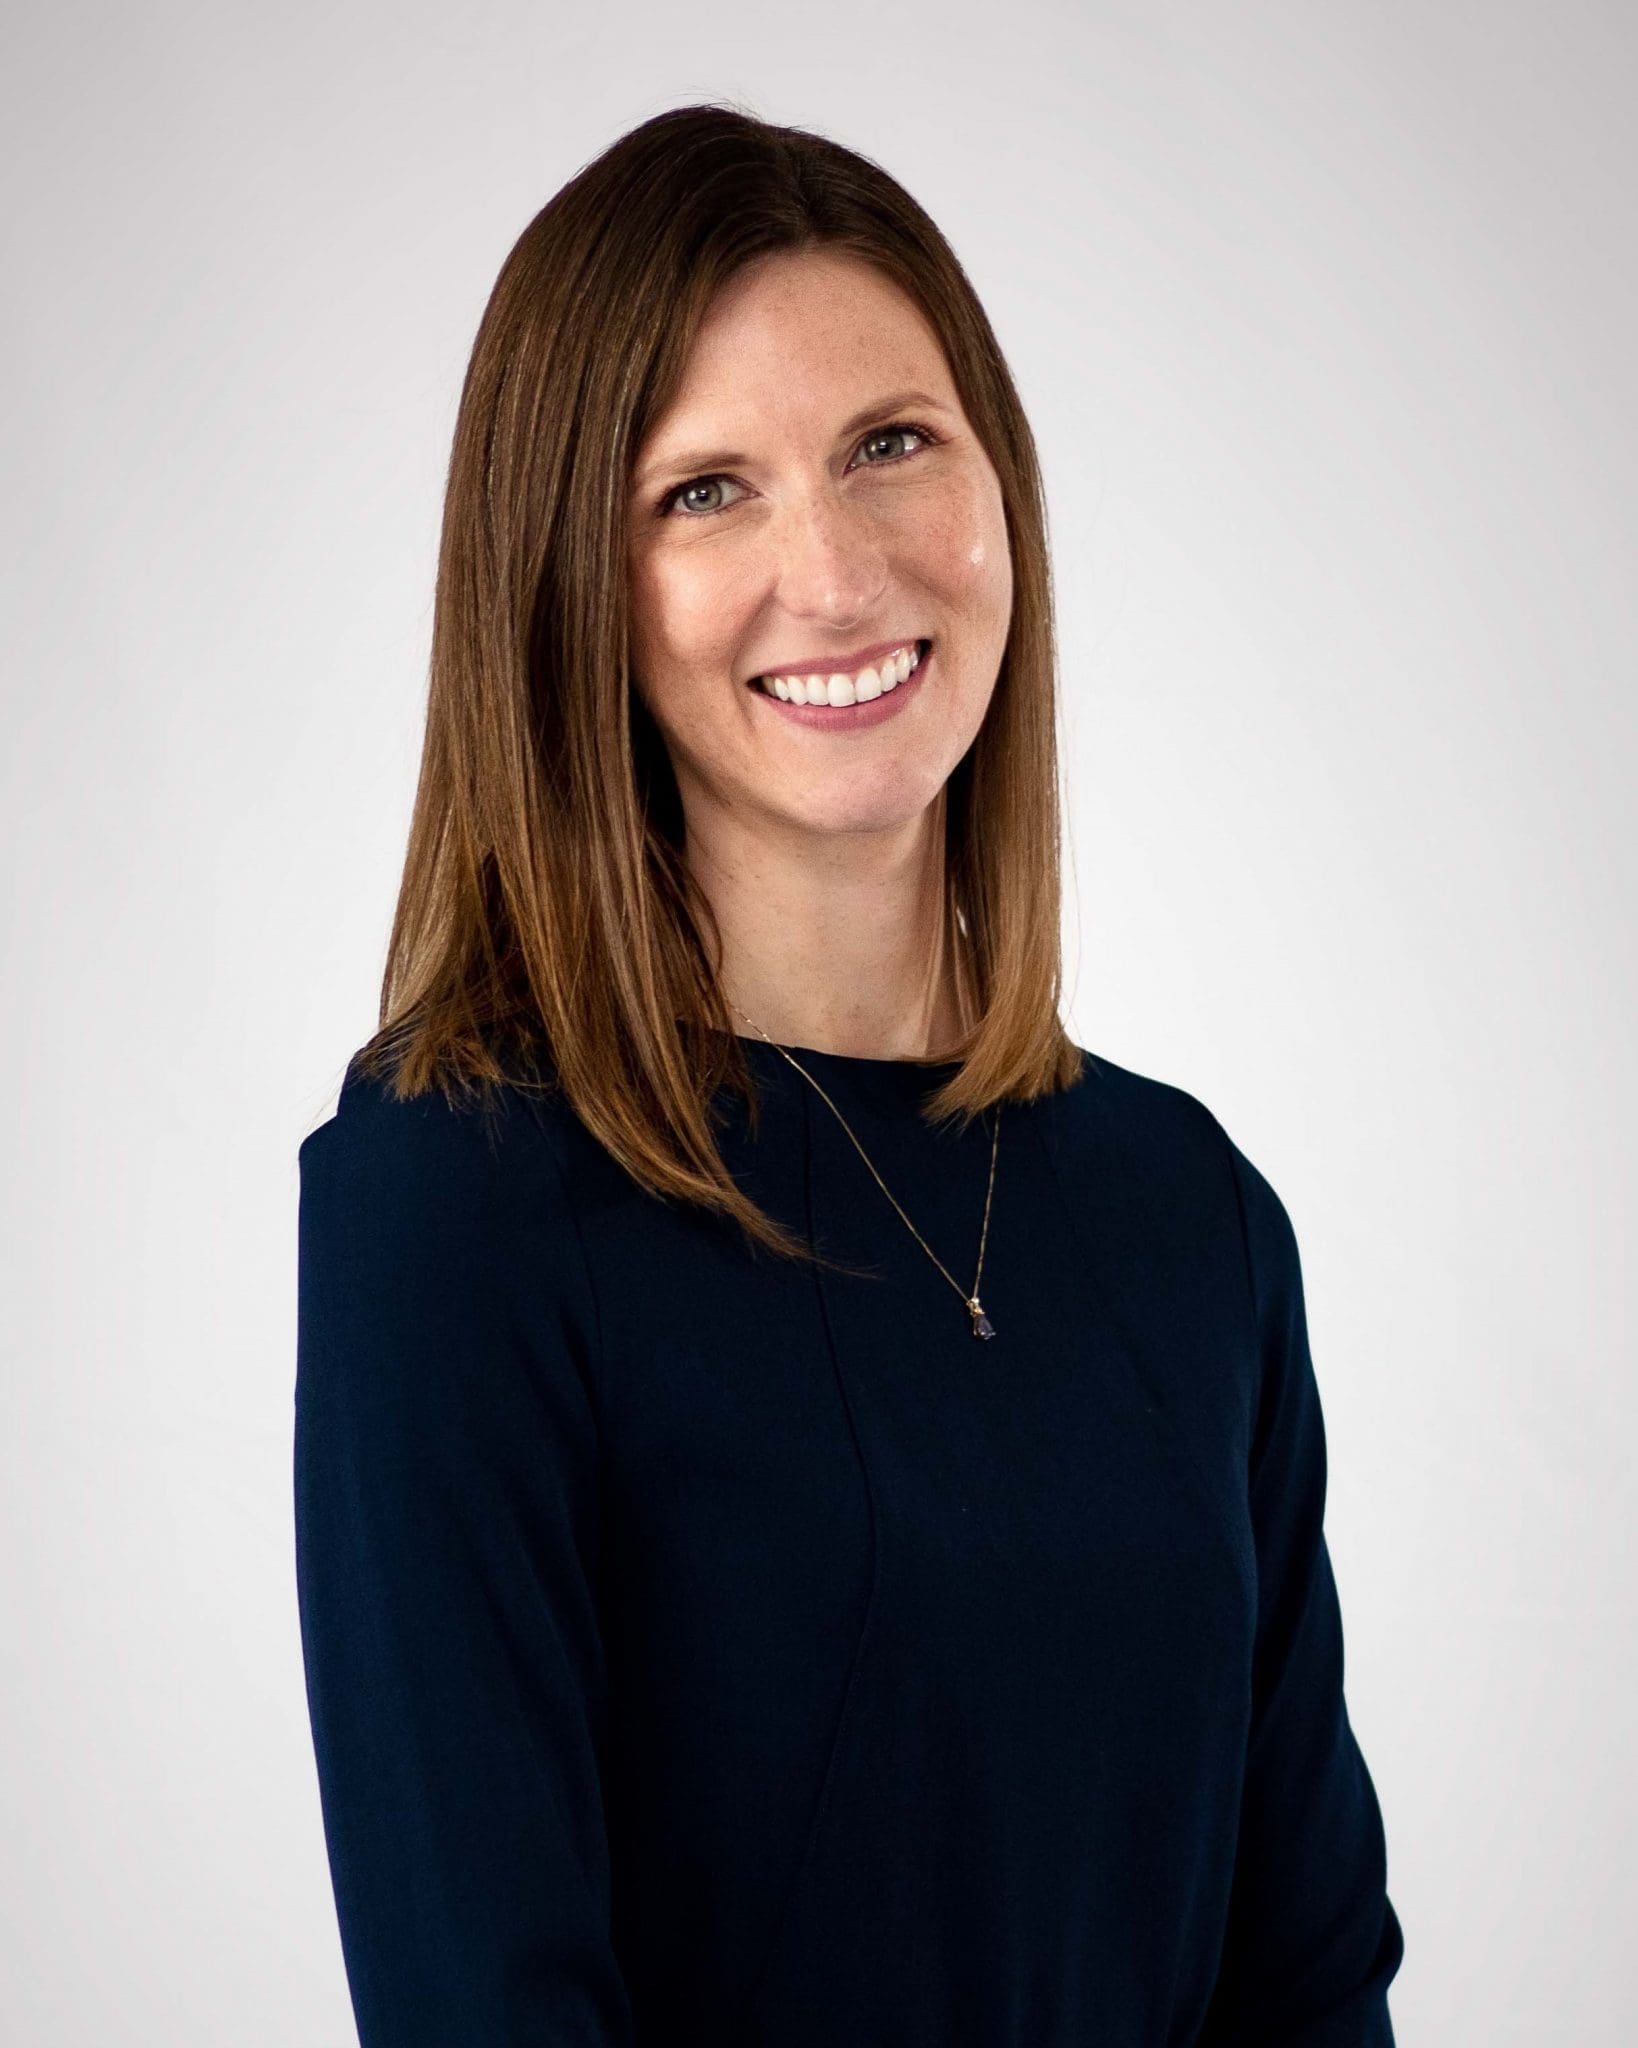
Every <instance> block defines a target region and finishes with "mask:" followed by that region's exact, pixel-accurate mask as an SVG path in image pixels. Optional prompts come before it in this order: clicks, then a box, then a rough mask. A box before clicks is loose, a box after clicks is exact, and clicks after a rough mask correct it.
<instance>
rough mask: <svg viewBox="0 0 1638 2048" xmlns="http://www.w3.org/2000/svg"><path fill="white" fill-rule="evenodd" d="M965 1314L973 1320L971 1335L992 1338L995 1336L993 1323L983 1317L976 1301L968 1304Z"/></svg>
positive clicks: (985, 1316)
mask: <svg viewBox="0 0 1638 2048" xmlns="http://www.w3.org/2000/svg"><path fill="white" fill-rule="evenodd" d="M967 1313H968V1315H970V1316H971V1317H972V1319H973V1335H974V1336H975V1337H993V1336H994V1335H995V1325H994V1323H992V1322H991V1321H990V1319H989V1317H988V1316H987V1315H985V1313H984V1311H983V1310H982V1309H981V1308H980V1307H979V1305H978V1303H977V1301H976V1300H974V1301H969V1302H968V1304H967Z"/></svg>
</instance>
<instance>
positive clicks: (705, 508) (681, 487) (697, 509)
mask: <svg viewBox="0 0 1638 2048" xmlns="http://www.w3.org/2000/svg"><path fill="white" fill-rule="evenodd" d="M938 438H939V437H938V436H937V435H936V434H935V433H933V432H932V430H931V429H930V428H928V427H920V426H917V425H916V424H915V423H914V422H913V421H911V420H895V421H894V422H893V424H892V425H891V426H887V427H873V428H872V429H871V431H870V432H869V433H868V434H866V435H865V437H864V439H863V440H862V441H861V442H860V443H859V446H860V447H861V448H870V447H874V446H875V445H876V444H877V443H878V442H881V441H902V440H906V439H909V440H914V441H921V442H924V443H925V444H926V445H927V446H928V447H935V446H936V445H937V443H938ZM919 452H920V451H919V450H914V449H913V450H912V451H911V453H910V454H909V455H904V454H900V455H889V456H888V457H887V458H886V460H885V461H881V462H867V463H866V464H865V465H864V467H865V468H866V469H891V468H893V467H894V465H895V464H897V463H900V462H909V461H910V460H911V459H912V457H913V456H914V455H915V454H917V453H919ZM732 482H733V478H732V477H729V476H696V477H690V478H689V480H688V482H687V483H685V484H677V485H676V486H675V487H674V488H673V489H671V490H669V491H667V492H666V494H665V496H664V497H663V498H662V499H661V500H660V502H659V505H658V507H657V509H658V510H659V511H660V512H661V513H662V514H666V513H669V512H670V511H671V509H672V507H673V506H677V507H678V509H679V510H681V509H682V504H683V501H684V500H686V499H689V498H692V497H693V496H694V494H695V493H696V492H698V491H707V490H711V489H713V488H715V487H716V486H717V485H720V484H731V483H732ZM725 509H726V508H725V507H724V506H722V505H699V504H695V505H693V506H692V507H691V508H690V509H688V510H687V511H686V512H684V514H683V516H684V518H685V519H691V520H700V519H709V518H711V517H712V516H713V515H714V514H715V513H717V512H720V511H723V510H725Z"/></svg>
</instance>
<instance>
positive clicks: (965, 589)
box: [914, 477, 1012, 611]
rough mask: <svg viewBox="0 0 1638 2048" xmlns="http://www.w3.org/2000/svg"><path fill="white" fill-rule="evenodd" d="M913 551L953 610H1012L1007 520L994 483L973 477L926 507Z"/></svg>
mask: <svg viewBox="0 0 1638 2048" xmlns="http://www.w3.org/2000/svg"><path fill="white" fill-rule="evenodd" d="M914 545H915V548H916V553H917V557H918V560H919V562H920V565H921V574H922V576H923V578H924V580H925V581H926V582H927V583H928V585H929V586H930V587H932V588H934V589H936V590H937V591H938V592H939V593H940V595H941V596H942V597H943V598H944V599H945V600H946V601H947V602H948V603H950V604H951V605H953V606H956V607H958V608H959V609H961V610H963V611H981V610H984V609H987V608H989V607H992V606H995V605H1000V606H1002V607H1003V608H1005V607H1007V606H1008V605H1009V604H1010V600H1011V594H1012V560H1011V554H1010V551H1009V548H1008V544H1007V523H1006V514H1005V511H1004V508H1003V506H1002V503H1001V494H1000V490H999V487H998V486H997V485H996V484H995V483H994V481H993V480H989V479H985V478H981V477H974V478H972V479H970V480H969V481H967V482H965V483H963V485H962V487H961V488H960V489H958V490H951V491H948V492H945V493H941V494H940V496H939V498H938V499H937V500H936V501H929V502H927V503H925V504H924V505H923V507H922V508H921V516H920V519H919V523H918V529H917V533H916V537H915V541H914Z"/></svg>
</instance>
